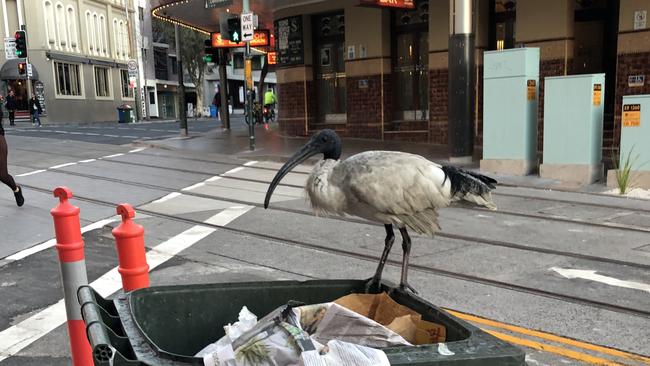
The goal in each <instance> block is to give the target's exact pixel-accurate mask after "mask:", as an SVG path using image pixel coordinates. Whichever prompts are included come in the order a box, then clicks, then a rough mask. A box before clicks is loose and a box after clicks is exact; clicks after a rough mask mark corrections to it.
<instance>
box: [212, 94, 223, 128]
mask: <svg viewBox="0 0 650 366" xmlns="http://www.w3.org/2000/svg"><path fill="white" fill-rule="evenodd" d="M212 104H213V105H214V106H215V107H217V119H219V120H220V121H221V116H220V115H219V112H221V90H217V92H216V93H215V94H214V99H212Z"/></svg>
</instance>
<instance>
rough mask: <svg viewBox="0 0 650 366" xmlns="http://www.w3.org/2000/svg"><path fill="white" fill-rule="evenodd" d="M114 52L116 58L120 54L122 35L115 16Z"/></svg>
mask: <svg viewBox="0 0 650 366" xmlns="http://www.w3.org/2000/svg"><path fill="white" fill-rule="evenodd" d="M113 53H114V57H115V58H119V56H120V37H119V29H118V28H117V19H115V18H113Z"/></svg>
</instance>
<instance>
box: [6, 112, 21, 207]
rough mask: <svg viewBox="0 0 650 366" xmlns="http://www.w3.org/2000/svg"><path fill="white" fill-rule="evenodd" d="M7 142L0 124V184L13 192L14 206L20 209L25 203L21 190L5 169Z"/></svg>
mask: <svg viewBox="0 0 650 366" xmlns="http://www.w3.org/2000/svg"><path fill="white" fill-rule="evenodd" d="M7 150H8V149H7V140H5V130H4V128H2V124H1V123H0V182H2V183H4V184H6V185H7V186H8V187H9V188H11V190H12V191H13V192H14V197H15V198H16V204H17V205H18V207H21V206H22V205H23V204H24V203H25V198H24V197H23V189H22V188H21V187H19V186H17V185H16V181H14V178H13V177H12V176H11V175H10V174H9V170H8V168H7V154H8V151H7Z"/></svg>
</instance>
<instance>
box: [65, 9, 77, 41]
mask: <svg viewBox="0 0 650 366" xmlns="http://www.w3.org/2000/svg"><path fill="white" fill-rule="evenodd" d="M67 16H68V18H67V23H68V36H69V37H70V49H71V50H72V51H74V52H79V48H78V42H79V40H78V39H77V21H76V17H75V14H74V8H73V7H72V6H68V11H67Z"/></svg>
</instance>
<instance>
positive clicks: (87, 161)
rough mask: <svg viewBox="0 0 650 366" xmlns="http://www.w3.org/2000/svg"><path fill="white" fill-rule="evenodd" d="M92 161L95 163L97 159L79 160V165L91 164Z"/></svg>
mask: <svg viewBox="0 0 650 366" xmlns="http://www.w3.org/2000/svg"><path fill="white" fill-rule="evenodd" d="M93 161H97V159H86V160H79V162H80V163H92V162H93Z"/></svg>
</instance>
